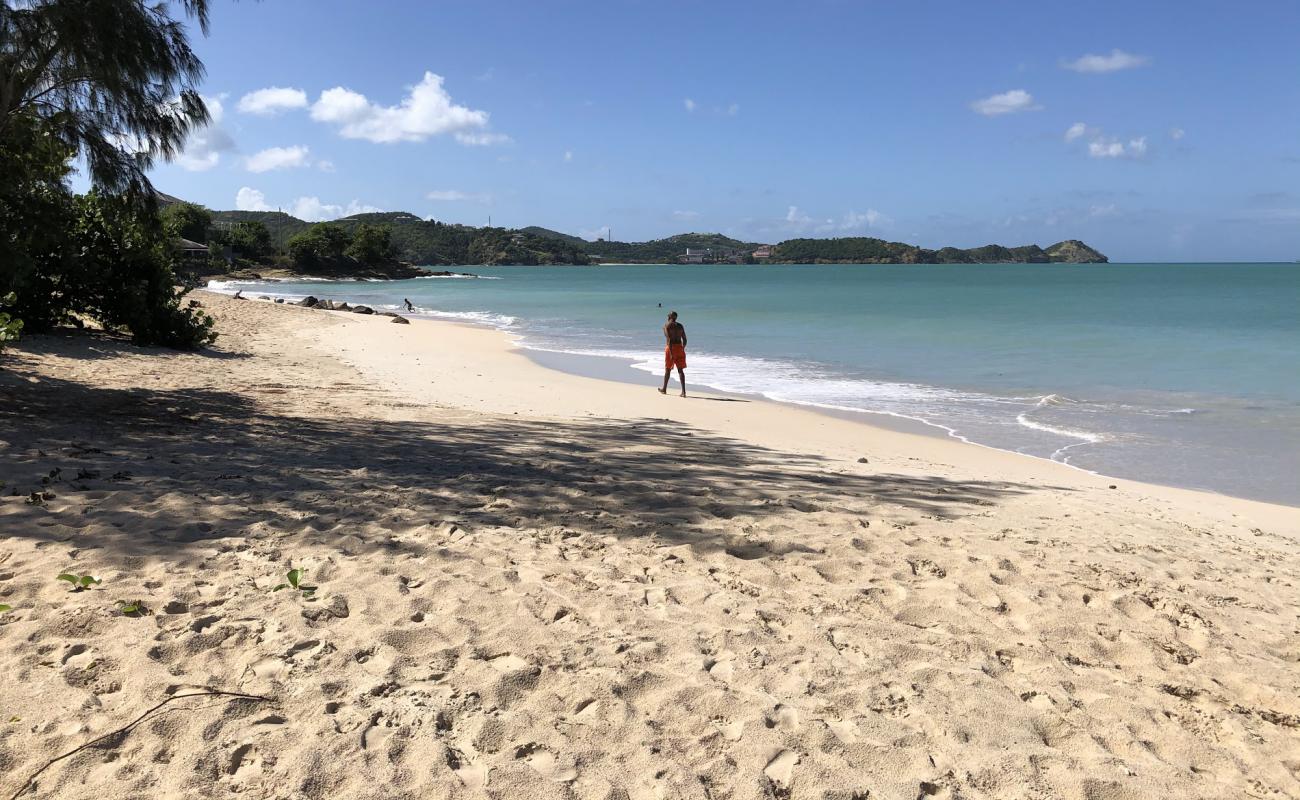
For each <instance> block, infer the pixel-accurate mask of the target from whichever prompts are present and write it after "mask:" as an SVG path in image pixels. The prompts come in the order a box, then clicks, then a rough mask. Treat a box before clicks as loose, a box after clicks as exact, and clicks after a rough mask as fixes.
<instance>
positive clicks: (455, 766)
mask: <svg viewBox="0 0 1300 800" xmlns="http://www.w3.org/2000/svg"><path fill="white" fill-rule="evenodd" d="M447 766H448V767H450V768H451V771H452V772H454V773H455V774H456V778H457V779H458V780H459V781H460V782H461V783H462V784H464V785H465V787H466V788H468V789H482V788H483V787H484V786H486V785H487V781H488V772H489V771H490V768H489V767H486V766H484V765H482V764H476V763H474V762H471V761H470V760H469V759H468V758H466V756H465V754H464V753H462V752H461V751H459V750H457V749H455V748H454V747H449V748H447Z"/></svg>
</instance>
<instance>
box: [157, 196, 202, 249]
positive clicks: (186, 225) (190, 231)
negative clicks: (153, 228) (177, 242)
mask: <svg viewBox="0 0 1300 800" xmlns="http://www.w3.org/2000/svg"><path fill="white" fill-rule="evenodd" d="M161 215H162V225H163V230H164V231H166V232H167V235H168V236H171V237H172V238H176V237H181V238H183V239H189V240H190V241H192V242H198V243H200V244H202V243H204V242H206V241H208V228H210V227H212V213H211V212H210V211H208V210H207V209H206V208H204V207H203V206H200V205H195V204H194V203H170V204H168V205H167V206H164V207H163V210H162V212H161Z"/></svg>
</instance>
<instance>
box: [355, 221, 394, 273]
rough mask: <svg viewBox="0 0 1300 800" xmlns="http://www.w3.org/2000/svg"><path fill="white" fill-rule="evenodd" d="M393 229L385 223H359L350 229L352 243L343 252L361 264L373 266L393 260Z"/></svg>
mask: <svg viewBox="0 0 1300 800" xmlns="http://www.w3.org/2000/svg"><path fill="white" fill-rule="evenodd" d="M392 236H393V229H392V228H390V227H388V226H387V225H367V224H366V223H364V222H363V223H361V224H360V225H358V226H356V227H355V228H353V229H352V243H351V244H350V245H348V248H347V250H345V251H344V252H345V254H346V255H348V256H350V257H352V258H355V259H356V260H357V261H360V262H361V263H362V264H367V265H370V266H375V265H377V264H383V263H386V262H389V261H392V260H393V243H392Z"/></svg>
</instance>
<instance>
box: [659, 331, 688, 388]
mask: <svg viewBox="0 0 1300 800" xmlns="http://www.w3.org/2000/svg"><path fill="white" fill-rule="evenodd" d="M664 339H665V340H666V342H667V345H666V346H665V347H664V385H663V387H662V388H661V389H660V390H659V394H668V379H669V378H670V377H672V374H673V367H674V366H675V367H677V378H678V380H680V381H681V382H682V397H685V396H686V372H685V370H686V327H685V326H683V325H682V323H680V322H678V321H677V312H676V311H669V312H668V322H667V323H666V324H665V325H664Z"/></svg>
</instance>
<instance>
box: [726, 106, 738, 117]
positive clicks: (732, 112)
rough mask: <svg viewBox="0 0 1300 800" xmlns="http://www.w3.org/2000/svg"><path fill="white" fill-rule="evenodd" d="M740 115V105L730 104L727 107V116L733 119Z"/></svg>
mask: <svg viewBox="0 0 1300 800" xmlns="http://www.w3.org/2000/svg"><path fill="white" fill-rule="evenodd" d="M739 113H740V103H732V104H731V105H729V106H727V116H729V117H734V116H736V115H737V114H739Z"/></svg>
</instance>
